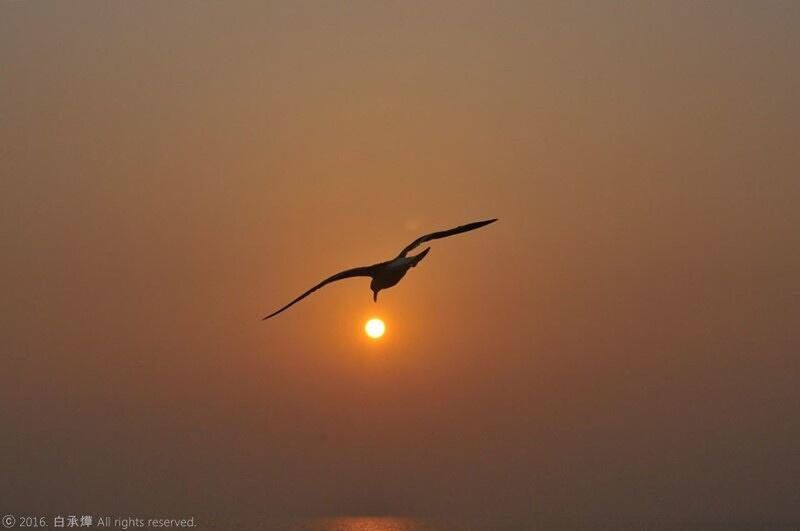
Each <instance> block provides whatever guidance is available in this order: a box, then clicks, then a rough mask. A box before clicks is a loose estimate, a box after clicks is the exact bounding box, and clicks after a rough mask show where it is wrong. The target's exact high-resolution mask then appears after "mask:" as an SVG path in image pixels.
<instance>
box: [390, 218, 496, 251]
mask: <svg viewBox="0 0 800 531" xmlns="http://www.w3.org/2000/svg"><path fill="white" fill-rule="evenodd" d="M495 221H497V218H494V219H487V220H486V221H476V222H474V223H467V224H466V225H460V226H458V227H456V228H454V229H449V230H441V231H439V232H432V233H430V234H426V235H425V236H420V237H419V238H417V239H416V240H414V241H413V242H411V243H410V244H408V246H407V247H406V248H405V249H403V250H402V251H401V252H400V254H399V255H398V258H400V257H401V256H405V255H406V254H408V252H409V251H411V250H412V249H415V248H416V247H419V246H420V245H422V244H423V243H425V242H428V241H431V240H438V239H439V238H447V237H448V236H453V235H455V234H461V233H462V232H468V231H471V230H475V229H479V228H481V227H483V226H485V225H488V224H489V223H494V222H495Z"/></svg>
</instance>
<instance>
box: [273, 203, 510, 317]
mask: <svg viewBox="0 0 800 531" xmlns="http://www.w3.org/2000/svg"><path fill="white" fill-rule="evenodd" d="M495 221H497V218H494V219H487V220H485V221H475V222H473V223H467V224H466V225H459V226H458V227H456V228H454V229H449V230H442V231H438V232H432V233H430V234H426V235H424V236H420V237H419V238H417V239H416V240H414V241H413V242H411V243H410V244H408V245H407V246H406V247H405V248H404V249H403V250H402V251H400V254H398V255H397V256H396V257H395V258H393V259H391V260H388V261H386V262H381V263H379V264H373V265H371V266H364V267H354V268H353V269H346V270H344V271H341V272H339V273H336V274H335V275H333V276H330V277H328V278H326V279H325V280H323V281H322V282H320V283H319V284H317V285H316V286H314V287H313V288H311V289H310V290H308V291H306V292H305V293H303V294H302V295H300V296H299V297H297V298H296V299H294V300H293V301H292V302H290V303H289V304H287V305H286V306H284V307H283V308H281V309H280V310H276V311H274V312H272V313H271V314H269V315H268V316H266V317H264V318H263V319H262V321H264V320H267V319H269V318H270V317H275V316H276V315H278V314H279V313H281V312H282V311H284V310H286V309H287V308H289V307H290V306H292V305H293V304H295V303H298V302H300V301H301V300H303V299H305V298H306V297H308V296H309V295H311V294H312V293H314V292H315V291H317V290H318V289H319V288H321V287H322V286H325V285H326V284H330V283H331V282H336V281H337V280H342V279H345V278H353V277H371V278H372V282H370V284H369V289H371V290H372V300H374V301H375V302H378V292H379V291H380V290H382V289H386V288H391V287H392V286H394V285H395V284H397V283H398V282H400V279H402V278H403V277H404V276H405V274H406V273H408V270H409V269H411V268H412V267H417V264H418V263H419V262H420V261H421V260H422V259H423V258H425V255H427V254H428V251H430V250H431V248H430V247H426V248H425V250H423V251H422V252H421V253H418V254H415V255H413V256H408V253H409V252H410V251H412V250H414V249H416V248H417V247H419V246H420V245H422V244H423V243H425V242H429V241H431V240H438V239H439V238H447V237H448V236H454V235H456V234H461V233H462V232H468V231H471V230H475V229H479V228H481V227H484V226H486V225H488V224H490V223H494V222H495Z"/></svg>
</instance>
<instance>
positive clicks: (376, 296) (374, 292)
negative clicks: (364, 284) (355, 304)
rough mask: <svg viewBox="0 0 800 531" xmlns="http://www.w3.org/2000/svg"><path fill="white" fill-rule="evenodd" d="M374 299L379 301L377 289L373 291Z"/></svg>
mask: <svg viewBox="0 0 800 531" xmlns="http://www.w3.org/2000/svg"><path fill="white" fill-rule="evenodd" d="M372 300H373V301H375V302H378V292H377V291H373V292H372Z"/></svg>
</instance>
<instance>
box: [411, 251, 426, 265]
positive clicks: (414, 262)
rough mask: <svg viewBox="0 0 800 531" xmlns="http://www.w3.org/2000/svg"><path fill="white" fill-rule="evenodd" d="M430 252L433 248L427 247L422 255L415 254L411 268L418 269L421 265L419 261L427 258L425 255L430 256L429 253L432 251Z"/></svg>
mask: <svg viewBox="0 0 800 531" xmlns="http://www.w3.org/2000/svg"><path fill="white" fill-rule="evenodd" d="M430 250H431V248H430V247H427V248H426V249H425V250H424V251H422V252H421V253H419V254H415V255H414V256H412V257H411V259H412V260H413V262H412V263H411V267H417V264H418V263H419V261H420V260H422V259H423V258H425V255H426V254H428V251H430Z"/></svg>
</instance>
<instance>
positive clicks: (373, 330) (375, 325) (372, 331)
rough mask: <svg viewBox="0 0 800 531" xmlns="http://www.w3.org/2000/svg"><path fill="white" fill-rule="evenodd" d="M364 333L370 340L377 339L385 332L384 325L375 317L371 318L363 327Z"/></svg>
mask: <svg viewBox="0 0 800 531" xmlns="http://www.w3.org/2000/svg"><path fill="white" fill-rule="evenodd" d="M364 332H366V334H367V335H368V336H369V337H371V338H372V339H378V338H379V337H381V336H383V334H384V332H386V325H385V324H384V322H383V321H381V320H380V319H378V318H377V317H373V318H372V319H370V320H369V321H367V324H365V325H364Z"/></svg>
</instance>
